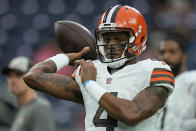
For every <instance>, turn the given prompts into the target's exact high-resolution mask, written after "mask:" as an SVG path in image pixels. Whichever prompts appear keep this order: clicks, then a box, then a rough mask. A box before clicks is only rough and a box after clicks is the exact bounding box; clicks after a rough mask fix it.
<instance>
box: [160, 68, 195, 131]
mask: <svg viewBox="0 0 196 131" xmlns="http://www.w3.org/2000/svg"><path fill="white" fill-rule="evenodd" d="M175 83H176V87H175V89H174V91H173V93H172V95H171V97H170V98H169V99H168V106H167V111H166V113H165V116H164V119H163V118H162V116H161V117H160V120H159V123H158V125H157V127H156V128H157V129H156V130H159V131H185V130H186V131H188V130H187V129H183V125H184V124H185V121H186V120H187V119H189V118H191V117H192V118H194V117H195V113H196V112H195V111H196V71H187V72H184V73H182V74H180V75H179V76H177V77H176V78H175ZM161 124H162V125H163V129H161ZM194 125H195V124H194ZM189 126H191V125H189ZM195 130H196V129H195Z"/></svg>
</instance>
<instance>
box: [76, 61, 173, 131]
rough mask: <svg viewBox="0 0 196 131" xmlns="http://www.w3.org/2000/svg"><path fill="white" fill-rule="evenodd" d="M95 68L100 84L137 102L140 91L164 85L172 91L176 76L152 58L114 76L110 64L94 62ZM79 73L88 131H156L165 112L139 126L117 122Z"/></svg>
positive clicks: (119, 96) (127, 67)
mask: <svg viewBox="0 0 196 131" xmlns="http://www.w3.org/2000/svg"><path fill="white" fill-rule="evenodd" d="M94 65H95V67H96V68H97V77H96V82H97V83H98V84H99V85H100V86H101V87H102V88H104V89H105V90H107V91H108V92H111V93H112V94H113V95H115V96H117V97H118V98H123V99H127V100H133V98H134V97H135V96H136V95H137V94H138V93H139V92H141V91H142V90H143V89H144V88H146V87H149V86H150V85H152V86H164V87H166V88H167V89H168V90H170V91H172V90H173V85H174V80H173V74H172V73H171V71H170V68H169V66H168V65H166V64H165V63H163V62H160V61H154V60H151V59H148V60H144V61H140V62H138V63H136V64H133V65H128V66H125V67H124V68H123V69H121V70H118V71H116V72H115V73H113V74H110V73H109V72H108V70H107V65H106V64H104V63H101V62H100V61H94ZM78 72H79V71H78V70H77V71H76V77H75V79H76V81H77V82H78V84H79V86H80V89H81V92H82V95H83V100H84V105H85V110H86V118H85V129H86V131H151V130H152V129H153V127H154V125H155V123H156V122H157V119H158V117H159V114H160V111H161V110H159V111H158V112H157V113H155V114H154V115H153V116H151V117H150V118H148V119H146V120H143V121H142V122H140V123H138V124H137V125H136V126H128V125H126V124H125V123H123V122H121V121H117V120H115V119H113V118H112V117H111V116H110V115H109V114H108V113H107V112H106V111H105V110H104V109H103V108H102V107H101V106H100V105H99V104H98V103H97V102H96V101H95V100H94V99H93V98H92V97H91V96H90V95H89V94H88V93H87V92H86V90H85V88H84V87H83V85H82V83H81V80H80V76H79V74H78ZM116 113H118V112H116Z"/></svg>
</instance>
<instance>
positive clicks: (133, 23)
mask: <svg viewBox="0 0 196 131" xmlns="http://www.w3.org/2000/svg"><path fill="white" fill-rule="evenodd" d="M106 32H127V33H128V34H129V41H128V43H119V44H126V48H125V51H124V53H123V54H122V56H121V57H120V58H118V59H108V58H106V56H105V52H104V46H106V45H105V43H104V41H103V36H102V34H103V33H106ZM95 35H96V40H97V50H98V54H99V58H100V60H101V62H104V63H108V66H110V67H111V68H118V67H120V66H122V65H123V64H125V62H126V61H127V60H129V59H132V58H134V57H136V56H138V55H139V54H140V53H141V52H142V51H144V50H145V48H146V40H147V25H146V21H145V19H144V17H143V15H142V14H141V13H140V12H139V11H138V10H136V9H135V8H133V7H130V6H120V5H116V6H114V7H111V8H109V9H107V10H106V11H105V12H104V13H103V15H102V16H101V17H100V19H99V22H98V27H97V29H96V31H95ZM107 46H108V45H107ZM127 54H128V55H127Z"/></svg>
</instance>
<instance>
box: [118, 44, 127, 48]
mask: <svg viewBox="0 0 196 131" xmlns="http://www.w3.org/2000/svg"><path fill="white" fill-rule="evenodd" d="M125 46H126V45H125V44H118V45H117V47H118V48H124V47H125Z"/></svg>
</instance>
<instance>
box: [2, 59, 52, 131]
mask: <svg viewBox="0 0 196 131" xmlns="http://www.w3.org/2000/svg"><path fill="white" fill-rule="evenodd" d="M30 66H31V62H30V60H29V59H28V58H27V57H23V56H19V57H15V58H13V59H12V60H11V62H10V63H9V65H8V66H7V67H5V68H4V69H3V70H2V73H3V74H4V75H7V80H8V87H9V89H10V91H11V92H12V93H13V94H14V95H15V96H16V98H17V102H18V105H19V107H20V108H19V111H18V113H17V116H16V118H15V121H14V123H13V125H12V128H11V131H55V122H54V118H53V113H52V109H51V106H50V104H49V103H48V101H46V100H45V99H42V98H40V97H38V96H37V94H36V92H35V91H34V90H33V89H31V88H29V87H28V86H27V85H26V84H25V83H24V81H23V75H24V73H26V72H27V71H28V70H29V68H30Z"/></svg>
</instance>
